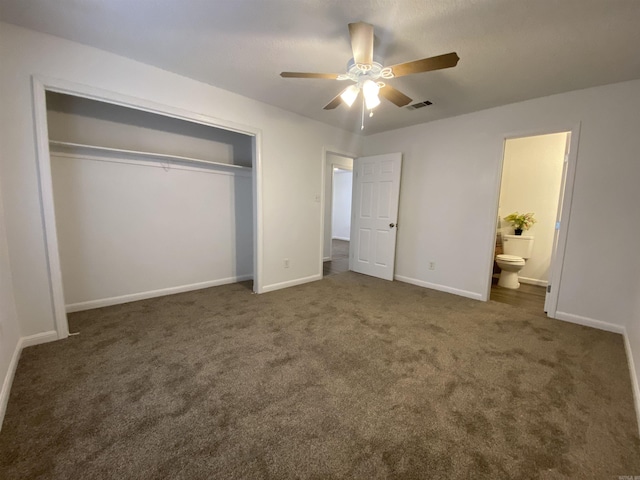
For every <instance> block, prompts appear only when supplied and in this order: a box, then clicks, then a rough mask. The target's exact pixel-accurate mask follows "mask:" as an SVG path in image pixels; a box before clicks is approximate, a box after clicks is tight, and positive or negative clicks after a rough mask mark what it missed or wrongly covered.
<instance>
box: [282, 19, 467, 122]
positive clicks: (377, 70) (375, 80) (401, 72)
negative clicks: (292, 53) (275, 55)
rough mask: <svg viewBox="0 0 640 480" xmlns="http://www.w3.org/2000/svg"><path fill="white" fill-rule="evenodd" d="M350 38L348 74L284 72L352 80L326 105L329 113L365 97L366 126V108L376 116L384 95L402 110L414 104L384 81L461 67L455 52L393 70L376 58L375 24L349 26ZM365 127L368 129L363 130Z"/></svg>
mask: <svg viewBox="0 0 640 480" xmlns="http://www.w3.org/2000/svg"><path fill="white" fill-rule="evenodd" d="M349 36H350V37H351V50H352V51H353V58H352V59H351V60H350V61H349V63H348V65H347V73H343V74H338V73H305V72H282V73H281V74H280V76H281V77H284V78H324V79H329V80H351V81H352V82H353V83H352V84H351V85H349V86H348V87H347V88H345V89H344V90H342V92H340V93H339V94H338V95H336V96H335V97H334V98H333V99H332V100H331V101H330V102H329V103H327V104H326V105H325V106H324V109H325V110H332V109H334V108H336V107H338V106H339V105H340V103H342V102H344V103H345V104H346V105H347V106H349V107H351V105H353V103H354V102H355V101H356V98H358V95H359V94H360V92H362V96H363V110H362V112H363V126H364V109H365V108H366V109H367V110H369V111H370V116H371V115H373V109H374V108H375V107H377V106H378V105H380V98H379V96H378V95H382V96H383V97H384V98H386V99H387V100H389V101H390V102H391V103H393V104H395V105H397V106H398V107H404V106H405V105H408V104H409V103H410V102H411V98H409V97H408V96H406V95H405V94H404V93H402V92H400V91H399V90H396V89H395V88H393V87H392V86H391V85H387V84H386V83H384V82H383V81H381V79H382V80H388V79H391V78H395V77H403V76H405V75H411V74H413V73H422V72H430V71H432V70H441V69H443V68H450V67H455V66H456V65H457V64H458V60H460V58H459V57H458V54H457V53H455V52H451V53H446V54H444V55H438V56H436V57H429V58H423V59H421V60H414V61H412V62H406V63H399V64H397V65H393V66H391V67H383V66H382V64H380V63H379V62H377V61H375V60H374V57H373V25H371V24H369V23H365V22H357V23H350V24H349ZM363 128H364V127H363Z"/></svg>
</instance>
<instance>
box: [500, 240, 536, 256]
mask: <svg viewBox="0 0 640 480" xmlns="http://www.w3.org/2000/svg"><path fill="white" fill-rule="evenodd" d="M502 245H503V248H504V253H505V254H507V255H515V256H516V257H522V258H524V259H525V260H526V259H527V258H531V252H532V251H533V237H532V236H530V235H503V236H502Z"/></svg>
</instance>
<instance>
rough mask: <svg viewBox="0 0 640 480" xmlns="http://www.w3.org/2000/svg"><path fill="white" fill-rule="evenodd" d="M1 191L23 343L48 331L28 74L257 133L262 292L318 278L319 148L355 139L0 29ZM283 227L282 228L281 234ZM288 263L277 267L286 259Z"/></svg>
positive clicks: (141, 68) (354, 146)
mask: <svg viewBox="0 0 640 480" xmlns="http://www.w3.org/2000/svg"><path fill="white" fill-rule="evenodd" d="M0 58H2V69H1V70H0V104H1V105H2V109H1V110H0V130H1V131H3V143H2V145H0V157H1V158H2V160H3V161H2V164H1V165H0V186H1V187H2V194H3V198H4V204H5V220H6V231H7V241H8V250H9V256H10V262H11V269H12V274H13V286H14V296H15V301H16V309H17V315H18V318H19V321H20V329H21V334H22V335H23V336H27V335H33V334H37V333H40V332H46V331H51V330H53V329H54V319H53V312H52V303H51V295H50V285H49V279H48V273H47V260H46V250H45V239H44V230H43V223H42V214H41V213H42V212H41V206H40V196H39V190H38V174H37V163H36V148H35V143H34V123H33V104H32V103H33V101H32V92H31V75H33V74H38V75H45V76H47V77H53V78H59V79H63V80H67V81H71V82H75V83H79V84H83V85H89V86H91V87H93V88H99V89H103V90H107V91H112V92H116V93H118V94H120V95H127V96H131V97H136V98H140V99H143V100H146V101H149V102H153V103H155V104H158V105H168V106H170V107H172V108H179V109H183V110H186V111H189V112H197V113H199V114H202V115H206V116H209V117H211V118H220V119H224V120H225V121H228V122H235V123H237V124H240V125H247V126H250V127H252V128H256V129H259V130H260V131H261V134H262V135H261V139H262V140H261V141H262V145H261V153H262V156H261V161H262V178H261V180H262V186H263V191H262V215H263V227H262V245H261V247H262V249H263V258H262V262H261V265H260V267H261V268H262V272H263V277H262V282H263V285H262V288H263V290H264V291H268V290H272V289H277V288H282V287H285V286H289V285H292V284H295V283H298V282H304V281H312V280H315V279H319V278H321V276H322V271H321V264H320V262H319V261H318V255H319V253H320V252H321V245H320V242H321V230H320V226H321V203H320V202H318V201H317V200H316V197H317V198H321V193H322V192H321V185H322V163H323V162H324V159H323V152H324V149H326V148H328V147H332V148H335V149H338V150H339V151H353V152H358V151H359V149H360V145H361V138H360V137H359V136H357V135H354V134H351V133H349V132H346V131H344V130H341V129H339V128H334V127H331V126H328V125H325V124H322V123H319V122H315V121H313V120H310V119H307V118H304V117H301V116H298V115H294V114H291V113H288V112H285V111H283V110H280V109H277V108H274V107H271V106H269V105H266V104H263V103H260V102H257V101H254V100H251V99H248V98H245V97H242V96H240V95H236V94H232V93H230V92H227V91H224V90H221V89H218V88H216V87H213V86H211V85H207V84H204V83H201V82H197V81H194V80H191V79H188V78H185V77H182V76H179V75H176V74H173V73H170V72H167V71H164V70H161V69H159V68H155V67H152V66H149V65H145V64H142V63H139V62H135V61H133V60H130V59H126V58H123V57H120V56H117V55H113V54H111V53H107V52H104V51H101V50H98V49H95V48H90V47H86V46H83V45H80V44H77V43H74V42H70V41H67V40H62V39H59V38H56V37H52V36H49V35H44V34H40V33H36V32H32V31H29V30H26V29H23V28H20V27H16V26H13V25H9V24H4V23H2V24H0ZM283 219H286V228H283ZM284 258H289V259H290V267H289V268H286V269H285V268H284V265H283V259H284Z"/></svg>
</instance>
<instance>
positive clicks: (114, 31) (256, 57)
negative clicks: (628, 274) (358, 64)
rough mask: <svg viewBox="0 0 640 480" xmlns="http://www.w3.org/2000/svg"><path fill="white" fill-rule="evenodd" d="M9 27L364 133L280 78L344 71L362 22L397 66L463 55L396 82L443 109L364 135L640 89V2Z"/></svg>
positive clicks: (52, 4) (10, 9)
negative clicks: (617, 88)
mask: <svg viewBox="0 0 640 480" xmlns="http://www.w3.org/2000/svg"><path fill="white" fill-rule="evenodd" d="M0 20H2V21H5V22H8V23H13V24H16V25H20V26H23V27H27V28H30V29H33V30H37V31H40V32H45V33H49V34H52V35H56V36H59V37H63V38H67V39H69V40H73V41H76V42H79V43H83V44H86V45H91V46H94V47H97V48H100V49H103V50H107V51H110V52H113V53H117V54H119V55H123V56H126V57H129V58H133V59H135V60H138V61H140V62H144V63H148V64H151V65H156V66H158V67H161V68H163V69H165V70H169V71H172V72H176V73H179V74H182V75H185V76H188V77H191V78H194V79H197V80H200V81H203V82H206V83H209V84H211V85H215V86H217V87H221V88H224V89H226V90H230V91H233V92H236V93H239V94H241V95H244V96H247V97H250V98H254V99H256V100H260V101H263V102H266V103H269V104H271V105H275V106H277V107H281V108H283V109H285V110H289V111H291V112H296V113H299V114H300V115H304V116H306V117H310V118H314V119H316V120H319V121H321V122H325V123H328V124H332V125H336V126H339V127H342V128H346V129H350V130H353V131H359V125H360V118H359V117H360V116H359V111H358V109H357V108H354V109H353V110H351V111H349V110H348V109H347V108H345V107H344V106H340V107H339V108H337V109H335V110H333V111H326V110H323V109H322V107H323V106H324V105H325V104H326V103H327V102H328V101H329V100H330V99H331V98H333V97H334V96H335V95H336V94H337V93H338V92H339V91H340V90H341V89H342V88H344V86H345V84H344V83H340V82H338V81H335V80H318V79H283V78H281V77H280V76H279V73H280V72H281V71H303V72H327V73H343V72H344V71H345V69H346V64H347V61H348V60H349V59H350V58H351V50H350V43H349V34H348V29H347V24H348V23H349V22H356V21H360V20H362V21H365V22H368V23H371V24H373V25H374V26H375V35H376V43H375V54H376V55H377V56H380V57H381V58H382V60H383V63H384V64H385V65H393V64H396V63H401V62H405V61H410V60H416V59H419V58H423V57H428V56H433V55H439V54H442V53H448V52H452V51H455V52H457V53H458V55H459V56H460V62H459V63H458V66H457V67H455V68H451V69H447V70H441V71H436V72H428V73H421V74H416V75H411V76H408V77H402V78H397V79H393V80H391V81H389V84H391V85H392V86H394V87H395V88H397V89H399V90H401V91H402V92H404V93H406V94H407V95H409V96H410V97H411V98H413V100H414V102H418V101H423V100H430V101H432V102H433V105H431V106H429V107H426V108H423V109H421V110H414V111H410V110H408V109H407V108H406V107H405V108H398V107H396V106H394V105H392V104H391V103H389V102H387V101H385V100H383V104H382V105H381V106H380V107H378V108H377V109H376V114H375V116H374V117H373V118H371V119H367V122H366V128H365V132H364V133H365V134H371V133H376V132H381V131H385V130H391V129H395V128H400V127H404V126H408V125H413V124H417V123H423V122H426V121H431V120H435V119H439V118H445V117H450V116H454V115H459V114H463V113H468V112H472V111H477V110H481V109H485V108H490V107H495V106H498V105H504V104H507V103H512V102H517V101H521V100H526V99H530V98H536V97H541V96H545V95H551V94H554V93H560V92H565V91H570V90H576V89H580V88H586V87H590V86H595V85H603V84H607V83H615V82H620V81H624V80H631V79H636V78H640V50H639V49H638V46H639V45H640V0H208V1H205V0H0Z"/></svg>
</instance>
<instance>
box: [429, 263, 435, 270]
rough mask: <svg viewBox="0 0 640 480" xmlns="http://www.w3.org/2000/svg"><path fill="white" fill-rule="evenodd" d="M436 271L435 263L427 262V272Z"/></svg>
mask: <svg viewBox="0 0 640 480" xmlns="http://www.w3.org/2000/svg"><path fill="white" fill-rule="evenodd" d="M435 269H436V262H429V270H435Z"/></svg>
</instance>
